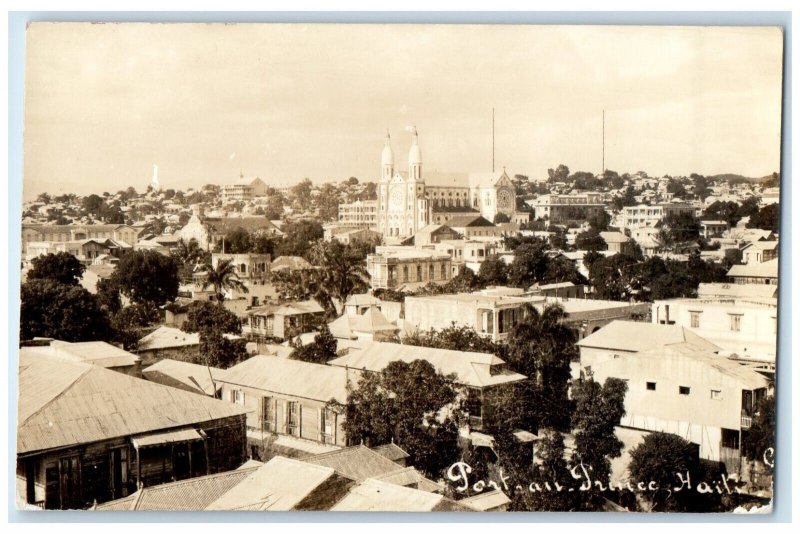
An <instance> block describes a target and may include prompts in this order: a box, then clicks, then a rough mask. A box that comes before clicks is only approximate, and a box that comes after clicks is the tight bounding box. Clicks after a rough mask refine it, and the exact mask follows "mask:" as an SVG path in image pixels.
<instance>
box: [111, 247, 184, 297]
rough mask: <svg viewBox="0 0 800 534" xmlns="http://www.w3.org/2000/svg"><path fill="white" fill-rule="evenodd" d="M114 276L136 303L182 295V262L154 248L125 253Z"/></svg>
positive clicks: (116, 282)
mask: <svg viewBox="0 0 800 534" xmlns="http://www.w3.org/2000/svg"><path fill="white" fill-rule="evenodd" d="M111 278H112V279H113V282H114V284H115V285H116V287H118V288H119V290H120V291H121V292H122V294H123V295H125V296H127V297H128V298H130V299H131V300H132V301H133V302H136V303H146V302H147V303H151V304H153V305H156V306H160V305H162V304H164V303H167V302H172V301H173V300H175V297H177V296H178V283H179V280H178V263H177V262H176V261H175V259H174V258H172V257H170V256H164V255H163V254H159V253H158V252H155V251H152V250H145V251H130V252H127V253H125V254H124V255H123V256H122V258H121V259H120V261H119V263H118V264H117V268H116V269H115V270H114V274H113V275H112V276H111Z"/></svg>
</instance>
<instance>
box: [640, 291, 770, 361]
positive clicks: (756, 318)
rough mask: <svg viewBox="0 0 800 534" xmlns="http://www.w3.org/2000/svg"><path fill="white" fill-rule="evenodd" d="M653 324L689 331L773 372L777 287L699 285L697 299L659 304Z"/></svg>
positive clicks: (653, 309)
mask: <svg viewBox="0 0 800 534" xmlns="http://www.w3.org/2000/svg"><path fill="white" fill-rule="evenodd" d="M652 317H653V323H658V324H667V325H678V326H681V327H684V328H687V329H689V330H691V331H692V332H694V333H695V334H698V335H700V336H702V337H703V338H705V339H707V340H709V341H711V342H712V343H714V344H715V345H717V346H719V347H720V348H721V349H722V350H723V351H725V353H729V354H726V355H731V356H733V355H735V357H736V358H739V359H743V360H750V361H754V362H757V363H768V364H772V366H773V369H774V364H775V354H776V349H777V335H778V299H777V287H776V286H772V285H755V284H752V285H735V284H733V285H732V284H700V288H699V289H698V298H695V299H683V298H681V299H666V300H657V301H655V302H654V303H653V308H652Z"/></svg>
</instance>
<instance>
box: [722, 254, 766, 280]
mask: <svg viewBox="0 0 800 534" xmlns="http://www.w3.org/2000/svg"><path fill="white" fill-rule="evenodd" d="M728 276H730V277H747V278H750V277H752V278H778V258H775V259H772V260H769V261H764V262H759V263H747V264H745V265H734V266H733V267H731V269H730V271H728Z"/></svg>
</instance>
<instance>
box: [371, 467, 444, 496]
mask: <svg viewBox="0 0 800 534" xmlns="http://www.w3.org/2000/svg"><path fill="white" fill-rule="evenodd" d="M373 479H374V480H380V481H382V482H388V483H390V484H397V485H398V486H405V487H409V486H415V487H416V489H418V490H422V491H428V492H430V493H439V492H443V491H444V484H437V483H436V482H434V481H433V480H428V479H427V478H425V476H424V475H423V474H422V473H420V472H419V471H417V470H416V469H415V468H413V467H404V468H401V469H398V470H397V471H393V472H391V473H386V474H385V475H378V476H376V477H373Z"/></svg>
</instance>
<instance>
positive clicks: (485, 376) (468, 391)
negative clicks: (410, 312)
mask: <svg viewBox="0 0 800 534" xmlns="http://www.w3.org/2000/svg"><path fill="white" fill-rule="evenodd" d="M414 360H424V361H427V362H429V363H430V364H431V365H433V367H434V368H435V369H436V370H437V371H439V372H441V373H442V374H444V375H449V374H453V375H455V382H456V384H458V385H460V386H463V387H464V388H465V391H464V393H463V395H464V397H463V400H464V402H465V406H466V411H467V412H468V414H469V422H470V427H471V428H472V429H475V430H477V429H480V428H481V426H482V424H483V417H486V416H488V415H489V413H490V412H491V410H492V404H493V398H494V396H495V395H496V394H498V393H500V392H501V391H502V389H503V388H505V387H508V386H509V385H511V384H513V383H515V382H520V381H522V380H526V378H527V377H526V376H525V375H521V374H519V373H515V372H513V371H511V370H510V369H508V368H507V367H506V364H505V362H504V361H503V360H502V359H500V358H498V357H497V356H495V355H493V354H483V353H480V352H461V351H456V350H445V349H435V348H430V347H417V346H412V345H401V344H399V343H381V342H377V341H376V342H372V343H369V344H367V345H365V346H364V347H363V348H360V349H359V348H351V349H350V350H349V351H348V353H347V354H346V355H344V356H340V357H339V358H335V359H333V360H331V361H329V362H328V365H330V366H333V367H339V368H345V369H351V370H359V371H364V372H373V373H378V372H380V371H382V370H383V369H385V368H386V366H387V365H389V363H391V362H394V361H402V362H406V363H410V362H412V361H414ZM356 383H357V381H354V384H356Z"/></svg>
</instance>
